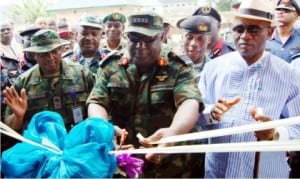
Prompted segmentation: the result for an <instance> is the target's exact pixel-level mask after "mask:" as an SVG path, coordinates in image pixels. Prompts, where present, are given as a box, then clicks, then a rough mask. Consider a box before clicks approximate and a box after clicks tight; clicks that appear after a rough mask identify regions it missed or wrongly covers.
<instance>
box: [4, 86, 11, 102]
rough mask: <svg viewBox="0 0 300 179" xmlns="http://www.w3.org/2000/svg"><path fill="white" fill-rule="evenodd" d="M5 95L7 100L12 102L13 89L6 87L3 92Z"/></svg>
mask: <svg viewBox="0 0 300 179" xmlns="http://www.w3.org/2000/svg"><path fill="white" fill-rule="evenodd" d="M3 93H4V95H5V97H6V98H7V99H9V100H10V99H11V98H12V95H11V89H10V88H9V87H6V88H5V90H3Z"/></svg>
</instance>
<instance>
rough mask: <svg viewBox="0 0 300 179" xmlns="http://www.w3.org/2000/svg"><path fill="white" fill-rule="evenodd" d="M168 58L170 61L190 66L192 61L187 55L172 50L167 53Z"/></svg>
mask: <svg viewBox="0 0 300 179" xmlns="http://www.w3.org/2000/svg"><path fill="white" fill-rule="evenodd" d="M168 58H169V60H170V61H173V62H177V63H180V64H183V65H185V66H192V65H193V62H192V60H191V59H190V58H189V57H188V56H187V55H177V54H175V53H174V52H169V53H168Z"/></svg>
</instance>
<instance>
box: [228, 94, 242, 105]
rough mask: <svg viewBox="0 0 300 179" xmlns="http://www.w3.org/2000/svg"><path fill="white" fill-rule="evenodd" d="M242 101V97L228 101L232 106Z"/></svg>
mask: <svg viewBox="0 0 300 179" xmlns="http://www.w3.org/2000/svg"><path fill="white" fill-rule="evenodd" d="M240 101H241V97H239V96H238V97H235V98H233V99H232V100H230V101H228V102H227V104H228V105H229V106H230V107H232V106H233V105H235V104H237V103H239V102H240Z"/></svg>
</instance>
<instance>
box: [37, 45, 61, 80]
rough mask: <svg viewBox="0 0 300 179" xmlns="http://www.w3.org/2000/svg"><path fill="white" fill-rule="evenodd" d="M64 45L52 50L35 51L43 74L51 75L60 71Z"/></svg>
mask: <svg viewBox="0 0 300 179" xmlns="http://www.w3.org/2000/svg"><path fill="white" fill-rule="evenodd" d="M61 55H62V47H58V48H56V49H54V50H52V51H50V52H46V53H35V54H34V58H35V59H36V61H37V63H38V64H39V66H40V69H41V71H42V73H43V75H51V74H54V73H58V72H60V62H61Z"/></svg>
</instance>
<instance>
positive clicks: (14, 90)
mask: <svg viewBox="0 0 300 179" xmlns="http://www.w3.org/2000/svg"><path fill="white" fill-rule="evenodd" d="M11 90H12V95H13V97H19V94H18V93H17V91H16V89H15V87H14V86H11Z"/></svg>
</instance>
